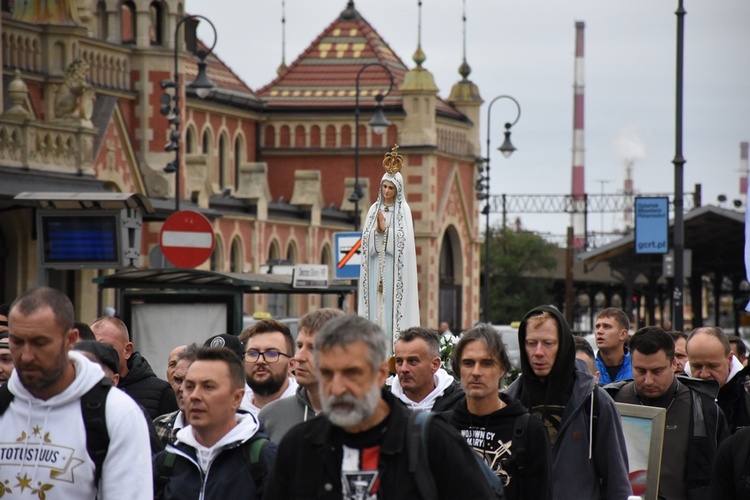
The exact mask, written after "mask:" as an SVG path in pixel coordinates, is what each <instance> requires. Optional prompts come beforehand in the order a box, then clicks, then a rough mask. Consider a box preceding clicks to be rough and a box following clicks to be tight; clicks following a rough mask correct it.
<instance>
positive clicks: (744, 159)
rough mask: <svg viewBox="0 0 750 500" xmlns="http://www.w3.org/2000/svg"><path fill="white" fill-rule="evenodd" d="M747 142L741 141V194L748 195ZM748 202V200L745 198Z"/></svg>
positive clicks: (749, 166)
mask: <svg viewBox="0 0 750 500" xmlns="http://www.w3.org/2000/svg"><path fill="white" fill-rule="evenodd" d="M747 148H748V143H747V142H741V143H740V194H744V195H745V197H747V176H748V168H750V165H748V162H747ZM745 203H746V204H747V200H745Z"/></svg>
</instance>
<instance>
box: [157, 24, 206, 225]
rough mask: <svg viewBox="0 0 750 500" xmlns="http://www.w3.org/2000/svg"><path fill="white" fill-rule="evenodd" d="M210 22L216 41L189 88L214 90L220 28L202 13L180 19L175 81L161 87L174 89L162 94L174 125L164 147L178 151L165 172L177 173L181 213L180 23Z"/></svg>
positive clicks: (176, 201)
mask: <svg viewBox="0 0 750 500" xmlns="http://www.w3.org/2000/svg"><path fill="white" fill-rule="evenodd" d="M201 19H202V20H204V21H206V22H207V23H208V24H209V26H211V29H212V30H213V32H214V43H213V45H211V48H210V49H208V50H207V51H206V50H200V51H197V53H196V55H197V56H198V59H199V61H198V75H197V76H196V77H195V80H193V82H192V83H190V84H189V85H188V86H187V87H188V88H190V89H193V90H194V91H195V93H196V94H197V95H198V97H200V98H201V99H203V98H205V97H206V96H208V93H209V92H210V91H211V89H213V88H214V84H213V82H212V81H211V80H210V79H209V78H208V75H207V74H206V66H207V63H206V58H207V57H208V56H209V55H210V54H211V52H213V50H214V47H216V40H217V36H216V28H215V27H214V25H213V23H212V22H211V21H210V20H209V19H208V18H206V17H204V16H201V15H197V14H196V15H191V16H186V17H183V18H182V19H180V20H179V22H178V23H177V26H175V29H174V80H162V81H161V83H160V86H161V88H162V89H169V88H171V89H174V93H173V94H171V95H170V94H168V93H166V92H165V93H164V94H162V96H161V107H160V109H159V111H160V112H161V114H162V115H164V116H166V117H167V121H168V122H169V125H170V129H171V130H170V132H169V142H168V143H167V144H166V145H165V146H164V151H166V152H168V153H169V152H172V151H174V160H173V161H171V162H169V163H168V164H167V166H166V167H164V171H165V172H167V173H168V174H171V173H174V175H175V177H174V209H175V212H178V211H179V210H180V140H181V137H182V132H181V131H180V72H179V67H178V64H177V63H178V54H179V33H180V26H182V25H183V24H185V23H186V22H188V21H194V22H196V24H195V27H197V22H200V20H201Z"/></svg>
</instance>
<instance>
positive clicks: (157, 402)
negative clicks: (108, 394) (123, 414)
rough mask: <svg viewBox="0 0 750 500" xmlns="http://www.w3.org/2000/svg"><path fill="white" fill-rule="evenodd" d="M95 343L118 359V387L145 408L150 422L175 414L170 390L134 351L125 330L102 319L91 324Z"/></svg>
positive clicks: (119, 323) (116, 321) (117, 322)
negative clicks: (166, 414)
mask: <svg viewBox="0 0 750 500" xmlns="http://www.w3.org/2000/svg"><path fill="white" fill-rule="evenodd" d="M91 330H92V331H93V332H94V336H96V340H98V341H99V342H103V343H105V344H108V345H111V346H112V347H114V348H115V351H117V355H118V356H119V357H120V371H119V374H120V382H119V384H118V387H119V388H120V389H122V390H123V391H125V392H126V393H127V394H128V395H129V396H130V397H131V398H133V399H135V400H136V402H137V403H138V404H139V405H141V406H143V407H144V408H146V410H147V411H148V414H149V416H150V417H151V420H153V419H155V418H156V417H158V416H159V415H164V414H165V413H170V412H173V411H175V410H177V399H175V395H174V391H173V390H172V386H171V385H169V383H168V382H166V381H164V380H162V379H160V378H159V377H157V376H156V374H155V373H154V370H153V369H152V368H151V365H149V364H148V361H146V358H144V357H143V356H141V353H139V352H134V351H133V343H132V342H130V335H129V334H128V327H127V326H125V323H123V322H122V321H120V320H119V319H117V318H114V317H112V316H103V317H101V318H99V319H97V320H96V321H94V322H93V323H92V324H91Z"/></svg>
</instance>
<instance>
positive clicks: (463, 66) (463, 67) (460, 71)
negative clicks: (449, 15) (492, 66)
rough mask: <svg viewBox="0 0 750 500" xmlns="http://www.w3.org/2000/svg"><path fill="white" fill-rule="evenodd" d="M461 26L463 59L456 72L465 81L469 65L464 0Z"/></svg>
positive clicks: (469, 68) (468, 73)
mask: <svg viewBox="0 0 750 500" xmlns="http://www.w3.org/2000/svg"><path fill="white" fill-rule="evenodd" d="M462 20H463V25H464V26H463V28H464V40H463V43H464V60H463V62H462V63H461V66H460V67H459V68H458V74H459V75H461V77H462V78H463V79H464V81H466V80H467V79H468V78H469V75H470V74H471V66H469V63H467V62H466V0H464V13H463V19H462Z"/></svg>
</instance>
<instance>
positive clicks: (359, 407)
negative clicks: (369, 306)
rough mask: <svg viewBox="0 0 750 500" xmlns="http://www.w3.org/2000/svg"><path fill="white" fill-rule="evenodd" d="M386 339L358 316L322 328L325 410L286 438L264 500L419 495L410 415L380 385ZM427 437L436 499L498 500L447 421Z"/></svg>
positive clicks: (319, 345)
mask: <svg viewBox="0 0 750 500" xmlns="http://www.w3.org/2000/svg"><path fill="white" fill-rule="evenodd" d="M386 342H387V338H386V335H385V334H384V333H383V331H382V330H381V329H380V328H379V327H378V326H377V325H375V324H374V323H372V322H370V321H368V320H367V319H365V318H361V317H359V316H354V315H348V316H344V317H341V318H337V319H333V320H331V321H329V322H327V323H326V324H325V326H324V327H323V328H322V329H321V330H320V331H319V332H318V334H317V336H316V337H315V343H314V360H315V369H316V372H317V376H318V381H319V383H320V400H321V406H322V409H323V412H322V414H321V415H319V416H317V417H315V418H314V419H312V420H308V421H307V422H303V423H301V424H299V425H297V426H296V427H294V428H292V429H291V430H290V431H289V432H288V433H287V434H286V436H284V438H283V439H282V441H281V444H280V445H279V449H278V453H277V458H276V463H275V466H274V468H273V470H272V472H271V476H270V478H269V480H268V483H267V486H266V491H265V494H264V496H263V498H264V500H288V499H293V498H337V499H338V498H343V499H344V500H354V499H365V500H371V499H376V498H387V499H389V500H400V499H404V500H406V499H414V498H421V497H422V495H420V490H419V488H418V486H417V481H416V478H415V474H414V473H412V472H410V471H409V455H410V453H409V446H410V439H409V438H410V434H409V432H408V429H409V415H410V413H411V412H410V410H408V409H406V408H405V407H404V406H403V405H402V404H401V403H399V402H398V400H397V399H396V398H395V397H394V396H393V395H392V394H391V393H390V391H388V390H383V389H382V388H383V384H384V383H385V379H386V378H387V377H388V363H387V361H386ZM424 440H425V442H426V448H427V450H428V452H427V457H428V458H427V459H426V464H424V465H425V466H426V467H428V468H429V469H430V473H431V475H432V478H433V481H434V486H435V490H436V491H437V492H439V493H438V496H437V497H436V498H438V499H445V500H447V499H451V500H453V499H467V500H468V499H476V498H483V499H484V498H493V492H492V491H491V490H490V487H489V485H488V483H487V481H486V479H485V478H484V476H483V473H482V471H481V470H480V469H479V468H478V467H476V466H475V464H476V460H475V458H474V457H473V455H472V454H473V453H474V452H473V451H472V450H471V449H470V448H469V447H468V445H467V444H466V441H465V440H464V439H463V438H462V437H461V435H460V434H458V432H457V431H456V430H455V429H454V428H452V427H451V426H450V425H449V424H448V423H447V422H446V421H445V420H443V419H441V418H433V419H432V420H431V422H430V424H429V426H427V427H426V428H425V436H424ZM418 444H419V441H416V442H414V444H413V445H418Z"/></svg>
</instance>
